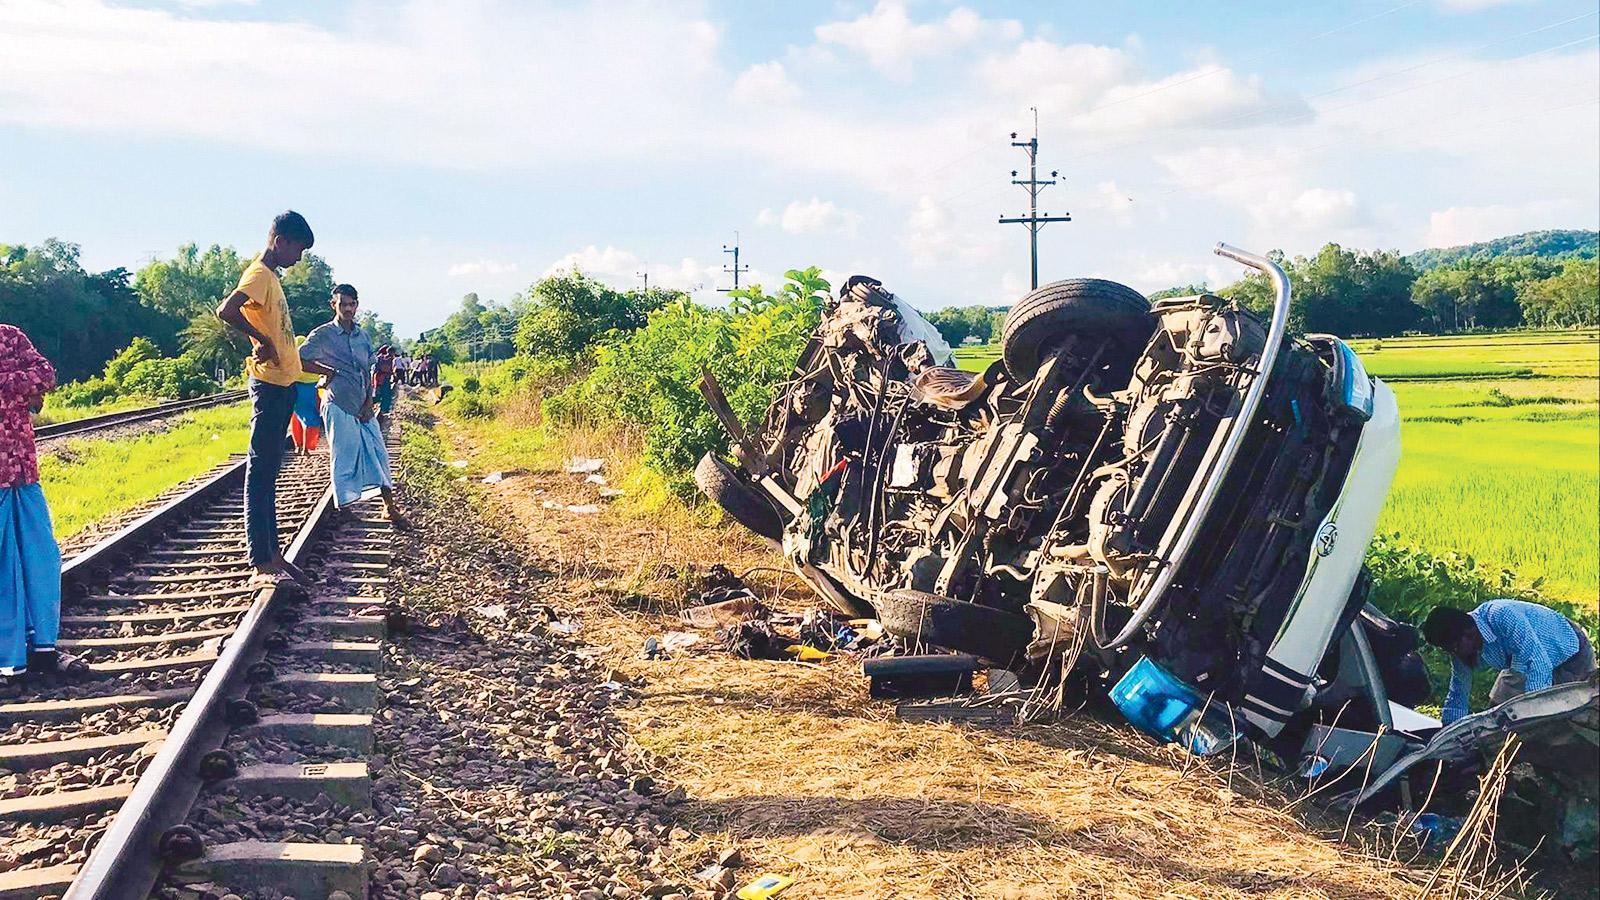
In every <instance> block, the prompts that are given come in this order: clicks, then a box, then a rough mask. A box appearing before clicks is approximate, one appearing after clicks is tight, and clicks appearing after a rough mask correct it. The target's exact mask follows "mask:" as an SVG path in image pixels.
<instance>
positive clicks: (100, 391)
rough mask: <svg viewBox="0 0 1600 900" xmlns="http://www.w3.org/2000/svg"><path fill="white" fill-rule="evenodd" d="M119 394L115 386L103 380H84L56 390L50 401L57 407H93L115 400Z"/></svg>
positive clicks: (52, 393) (51, 394)
mask: <svg viewBox="0 0 1600 900" xmlns="http://www.w3.org/2000/svg"><path fill="white" fill-rule="evenodd" d="M119 393H120V392H119V391H118V390H117V386H116V385H115V384H112V383H111V382H109V381H107V380H105V379H104V378H85V379H84V380H82V381H74V382H72V383H70V384H64V385H62V386H61V387H58V388H56V389H55V390H54V391H52V392H51V393H50V401H51V403H53V404H55V405H58V406H94V405H96V404H100V403H106V402H108V401H111V400H115V399H116V398H117V396H118V394H119Z"/></svg>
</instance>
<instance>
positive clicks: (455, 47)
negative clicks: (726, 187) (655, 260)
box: [0, 0, 726, 168]
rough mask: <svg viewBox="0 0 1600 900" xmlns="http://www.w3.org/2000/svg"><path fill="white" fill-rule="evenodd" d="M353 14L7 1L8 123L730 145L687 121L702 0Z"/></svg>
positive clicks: (416, 3)
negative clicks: (254, 17)
mask: <svg viewBox="0 0 1600 900" xmlns="http://www.w3.org/2000/svg"><path fill="white" fill-rule="evenodd" d="M341 26H342V30H339V31H333V30H329V29H325V28H321V27H317V26H313V25H308V24H301V23H294V22H283V21H277V20H261V21H240V20H232V19H230V20H219V19H206V18H195V17H189V16H185V15H180V14H176V13H174V12H171V11H167V10H158V9H136V8H130V7H124V6H115V5H111V4H109V3H107V2H103V0H60V2H55V3H5V4H0V34H4V35H5V36H6V46H5V51H4V52H3V53H0V123H9V124H19V125H24V126H28V127H37V128H57V129H66V130H70V131H85V132H115V133H125V134H150V135H159V136H162V137H182V138H192V139H200V140H205V141H212V142H221V143H227V144H239V145H244V146H248V147H250V148H251V149H253V150H269V151H287V152H291V153H316V154H318V155H321V156H324V157H326V156H327V155H329V154H334V155H340V156H349V157H354V158H359V159H362V160H363V161H364V162H368V161H373V160H384V161H393V162H401V163H412V164H418V163H420V164H424V165H432V166H445V167H452V168H501V167H525V166H528V165H530V164H533V163H548V162H550V161H552V160H555V159H571V160H593V159H594V158H595V157H596V155H599V156H600V157H601V158H605V157H608V156H617V155H622V156H627V157H630V158H631V157H633V156H635V155H636V153H637V151H636V149H635V148H638V147H649V148H650V151H651V153H652V154H654V155H656V156H658V157H659V156H660V155H662V154H664V153H671V152H674V151H693V152H701V151H705V150H707V149H708V148H715V147H717V146H718V141H719V135H718V134H715V133H710V132H708V131H707V130H706V129H704V128H702V127H698V123H697V122H696V121H695V119H696V117H697V116H698V115H700V114H702V113H704V114H709V112H710V111H711V109H712V105H713V102H714V101H713V100H712V99H711V98H713V97H716V96H721V93H722V91H721V90H720V88H721V87H722V86H724V85H725V84H726V76H725V75H724V74H723V73H721V72H720V70H719V69H718V66H717V51H718V47H719V44H720V39H721V35H720V31H719V29H718V27H717V26H715V25H713V24H711V23H709V22H707V21H704V20H702V19H700V18H698V14H697V7H696V6H695V5H694V4H693V3H692V0H681V2H671V0H667V2H660V3H647V2H643V0H624V2H621V3H618V4H615V5H613V6H611V7H609V8H608V14H606V15H596V14H595V12H594V11H593V10H590V9H585V8H582V7H579V6H574V5H570V4H564V3H557V2H553V0H547V2H540V3H531V2H530V3H521V2H512V0H480V2H476V3H470V4H469V3H442V2H437V0H407V2H405V3H403V4H400V5H396V6H389V5H358V6H356V7H355V10H354V12H352V13H351V15H350V16H349V17H348V20H347V21H343V22H341ZM240 48H249V52H241V50H240ZM264 85H270V86H271V90H270V94H271V96H272V97H273V98H274V100H273V101H269V105H270V108H268V109H263V106H262V104H263V100H262V97H263V86H264ZM713 87H717V88H719V89H718V90H715V91H713V90H711V89H712V88H713ZM605 134H626V135H628V136H629V137H630V140H628V141H596V140H595V139H594V136H595V135H605Z"/></svg>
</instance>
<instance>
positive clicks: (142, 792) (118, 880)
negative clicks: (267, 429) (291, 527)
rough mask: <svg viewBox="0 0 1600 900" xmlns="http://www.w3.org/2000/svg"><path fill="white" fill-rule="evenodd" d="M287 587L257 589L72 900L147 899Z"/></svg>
mask: <svg viewBox="0 0 1600 900" xmlns="http://www.w3.org/2000/svg"><path fill="white" fill-rule="evenodd" d="M332 508H333V488H332V486H329V487H328V488H327V489H326V490H324V491H323V493H322V497H321V499H319V500H318V501H317V503H316V505H315V506H314V507H313V508H312V510H311V513H310V515H309V516H307V517H306V520H305V523H304V524H302V525H301V526H300V529H299V530H298V531H297V532H296V533H295V536H294V539H293V540H292V541H291V542H290V544H289V549H288V550H287V552H286V553H285V554H284V555H285V556H286V557H287V558H288V559H289V560H290V561H291V562H293V563H296V564H299V563H302V562H304V560H305V557H306V556H307V555H308V554H307V550H308V548H309V547H310V544H311V541H312V539H313V538H314V537H315V536H316V534H317V532H318V531H319V530H320V529H321V528H322V526H323V525H324V524H326V522H327V521H328V520H329V518H330V517H329V515H328V511H329V510H330V509H332ZM287 596H288V590H286V589H282V588H278V587H271V588H263V589H261V590H260V591H258V592H256V594H255V598H254V601H253V602H252V603H251V604H250V609H249V611H248V612H246V613H245V614H244V617H243V618H242V619H240V620H239V624H238V626H237V628H236V629H235V631H234V633H233V635H232V636H231V637H229V638H228V639H227V641H226V642H224V644H223V648H222V652H221V654H220V655H219V656H218V658H217V661H216V663H215V664H213V665H212V667H211V669H210V671H208V672H207V673H206V675H205V678H204V679H203V680H202V681H201V682H200V685H199V686H198V687H197V689H196V690H195V693H194V696H192V697H191V698H190V699H189V701H188V704H187V705H186V706H184V708H183V712H182V713H181V714H179V716H178V720H177V722H175V723H174V724H173V726H172V730H171V731H170V732H169V733H168V735H167V738H166V741H165V743H164V744H162V746H161V749H160V750H159V751H158V752H157V753H156V755H155V757H154V758H153V759H152V760H151V763H150V766H149V767H148V768H147V769H145V771H144V773H143V774H141V775H140V776H139V780H138V781H137V782H135V783H134V786H133V790H132V792H131V793H130V794H129V795H128V799H127V800H125V801H124V802H123V804H122V806H121V807H120V808H119V809H118V810H117V813H116V816H115V818H113V819H112V821H111V827H110V828H109V829H107V830H106V833H105V835H104V836H102V837H101V839H100V841H99V843H98V844H96V845H95V848H94V851H93V852H92V853H91V854H90V855H89V859H88V860H87V861H86V862H85V863H84V865H83V868H81V869H80V870H79V871H78V875H77V877H76V878H75V879H74V880H73V882H72V887H71V888H69V889H68V890H67V894H66V897H67V900H119V898H129V900H132V898H144V897H146V896H148V894H149V892H150V889H151V887H152V886H153V885H154V884H155V881H156V879H157V878H158V877H159V875H160V873H161V867H162V861H161V858H160V856H159V852H158V851H159V843H160V840H161V835H162V833H163V832H165V831H166V830H167V829H169V828H171V827H173V826H175V825H179V824H181V823H182V822H183V821H184V820H185V819H186V818H187V817H188V814H189V809H190V807H191V806H192V805H193V803H194V798H195V797H196V796H197V795H198V794H199V792H200V788H201V779H200V776H199V774H198V772H197V769H198V766H199V762H200V758H201V756H203V755H204V754H205V753H206V752H207V751H209V750H212V749H215V748H217V747H219V746H221V744H222V742H223V741H224V740H225V739H226V737H227V733H228V724H227V722H226V721H225V720H224V717H223V715H222V712H223V710H222V707H223V704H224V702H225V701H226V700H228V699H231V698H233V697H235V696H242V695H243V693H244V691H245V690H247V689H248V684H247V682H246V679H245V670H246V669H248V668H249V666H250V664H251V663H253V662H255V661H256V660H257V659H259V658H260V657H261V656H262V654H263V648H262V642H263V641H264V640H265V638H266V637H267V635H268V634H269V633H271V632H272V631H273V629H274V626H273V619H274V617H275V614H276V611H277V609H278V607H279V606H280V605H281V604H282V603H283V602H285V601H286V599H287Z"/></svg>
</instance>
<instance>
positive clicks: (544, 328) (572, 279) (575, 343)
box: [516, 272, 683, 357]
mask: <svg viewBox="0 0 1600 900" xmlns="http://www.w3.org/2000/svg"><path fill="white" fill-rule="evenodd" d="M682 296H683V295H682V294H679V293H677V292H676V291H666V290H662V289H659V288H657V289H655V290H649V291H618V290H613V289H612V288H610V287H607V286H606V285H604V284H602V283H600V282H599V281H596V280H594V279H593V278H590V277H589V276H587V275H584V274H583V273H582V272H573V273H570V274H567V273H562V274H558V275H553V276H551V277H549V278H545V279H543V280H541V281H540V282H539V283H538V284H535V285H534V286H533V289H532V290H531V291H530V292H529V297H528V307H527V309H526V311H525V312H523V313H522V317H521V318H520V319H519V320H518V322H517V335H516V344H517V351H518V352H519V353H523V354H529V355H534V356H566V357H573V356H577V355H578V354H580V353H582V352H583V351H585V350H587V349H588V348H589V347H591V346H593V345H594V344H595V343H597V342H599V341H600V340H602V339H603V338H605V337H606V336H607V335H610V334H613V333H615V332H626V331H632V330H634V329H636V328H642V327H643V326H644V324H645V320H646V317H647V316H648V315H649V314H650V313H651V312H652V311H654V310H657V309H661V308H662V307H663V306H666V305H667V304H668V303H671V302H674V301H676V300H678V299H680V298H682Z"/></svg>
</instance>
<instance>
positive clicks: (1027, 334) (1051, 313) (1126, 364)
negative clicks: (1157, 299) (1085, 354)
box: [1000, 278, 1156, 381]
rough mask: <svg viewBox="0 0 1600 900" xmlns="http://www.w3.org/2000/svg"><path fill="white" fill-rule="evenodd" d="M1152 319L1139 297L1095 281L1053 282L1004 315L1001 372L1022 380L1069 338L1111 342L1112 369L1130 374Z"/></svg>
mask: <svg viewBox="0 0 1600 900" xmlns="http://www.w3.org/2000/svg"><path fill="white" fill-rule="evenodd" d="M1155 325H1156V322H1155V317H1154V316H1151V315H1150V302H1149V301H1148V300H1146V299H1145V298H1144V295H1142V294H1140V293H1139V292H1138V291H1136V290H1134V289H1133V288H1130V287H1128V286H1126V285H1121V284H1118V283H1116V282H1115V281H1105V280H1104V279H1100V278H1071V279H1068V280H1066V281H1053V282H1051V283H1049V284H1047V285H1044V286H1043V287H1040V288H1038V289H1036V290H1034V291H1033V292H1031V293H1029V294H1028V295H1027V296H1026V297H1023V298H1022V299H1021V300H1019V301H1017V305H1016V306H1013V307H1011V312H1009V313H1007V314H1006V323H1005V327H1004V328H1002V329H1001V332H1000V354H1001V357H1002V358H1003V359H1004V360H1005V364H1006V371H1008V372H1010V373H1011V377H1013V378H1015V379H1017V380H1018V381H1027V380H1028V379H1030V378H1032V377H1033V376H1034V375H1035V374H1036V373H1037V372H1038V371H1039V367H1040V366H1041V365H1043V364H1044V361H1045V359H1046V358H1047V357H1048V356H1049V353H1050V351H1051V350H1053V349H1055V348H1056V347H1057V346H1059V345H1060V344H1061V342H1062V341H1063V340H1065V339H1066V338H1068V337H1069V336H1071V335H1079V336H1082V337H1086V338H1096V339H1105V340H1109V341H1111V344H1112V346H1110V347H1109V348H1107V349H1108V350H1109V351H1110V353H1111V358H1110V359H1104V360H1103V362H1109V363H1110V364H1111V365H1112V366H1113V368H1114V369H1116V370H1119V371H1120V370H1123V369H1126V370H1127V372H1128V374H1130V375H1131V374H1132V369H1131V366H1132V363H1133V361H1134V360H1135V359H1136V358H1137V357H1138V355H1139V353H1140V352H1141V351H1143V350H1144V347H1145V344H1147V343H1149V341H1150V335H1151V334H1153V333H1154V332H1155Z"/></svg>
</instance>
